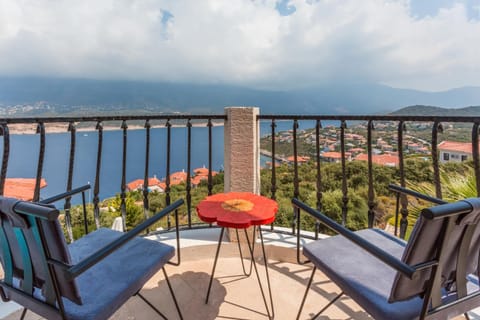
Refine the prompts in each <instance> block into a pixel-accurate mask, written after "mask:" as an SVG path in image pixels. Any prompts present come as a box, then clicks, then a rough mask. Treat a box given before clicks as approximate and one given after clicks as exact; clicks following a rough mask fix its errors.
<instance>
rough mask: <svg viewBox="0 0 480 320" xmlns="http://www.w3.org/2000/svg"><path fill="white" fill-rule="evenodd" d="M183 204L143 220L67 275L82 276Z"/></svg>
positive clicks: (69, 269) (72, 276) (71, 269)
mask: <svg viewBox="0 0 480 320" xmlns="http://www.w3.org/2000/svg"><path fill="white" fill-rule="evenodd" d="M183 202H184V201H183V199H180V200H177V201H176V202H174V203H173V204H171V205H169V206H168V207H166V208H165V209H163V210H162V211H160V212H159V213H157V214H155V215H154V216H153V217H151V218H149V219H147V220H145V221H144V222H142V223H141V224H139V225H138V226H136V227H135V228H133V229H132V230H130V231H128V232H127V233H125V234H124V235H123V236H121V237H120V238H118V239H116V240H115V241H112V242H111V243H109V244H108V245H106V246H105V247H103V248H101V249H99V250H97V251H96V252H94V253H93V254H92V255H90V256H89V257H87V258H85V259H83V260H82V261H80V262H79V263H77V264H76V265H74V266H72V267H70V268H68V269H67V270H66V271H67V273H68V274H69V275H68V276H69V277H70V278H72V279H73V278H75V277H77V276H79V275H80V274H82V273H83V272H85V271H87V270H88V269H89V268H90V267H92V266H93V265H95V264H96V263H98V262H100V261H101V260H102V259H104V258H105V257H107V256H108V255H109V254H111V253H113V252H114V251H115V250H117V249H118V248H120V247H121V246H123V245H124V244H126V243H127V242H128V241H130V240H132V239H133V238H135V237H136V236H137V235H138V234H140V233H141V232H142V231H143V230H145V229H146V228H148V227H149V226H151V225H152V224H154V223H155V222H157V221H158V220H160V219H161V218H163V217H165V216H166V215H167V214H169V213H170V212H172V211H174V210H176V209H178V207H180V206H181V205H182V204H183Z"/></svg>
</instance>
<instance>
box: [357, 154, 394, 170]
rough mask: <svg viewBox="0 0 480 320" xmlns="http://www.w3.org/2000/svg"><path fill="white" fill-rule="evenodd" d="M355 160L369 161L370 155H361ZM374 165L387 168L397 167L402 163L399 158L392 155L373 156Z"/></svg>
mask: <svg viewBox="0 0 480 320" xmlns="http://www.w3.org/2000/svg"><path fill="white" fill-rule="evenodd" d="M355 160H359V161H368V154H366V153H361V154H359V155H358V156H356V157H355ZM372 163H376V164H378V165H381V166H386V167H397V166H398V165H399V163H400V160H399V158H398V156H396V155H391V154H379V155H372Z"/></svg>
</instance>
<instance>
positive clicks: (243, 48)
mask: <svg viewBox="0 0 480 320" xmlns="http://www.w3.org/2000/svg"><path fill="white" fill-rule="evenodd" d="M12 76H13V77H17V76H22V77H23V76H35V77H68V78H88V79H120V80H141V81H162V82H163V81H168V82H183V83H200V84H228V85H241V86H245V87H252V88H261V89H275V90H289V89H297V88H306V87H315V86H322V85H326V84H334V83H342V82H353V83H357V82H360V83H379V84H386V85H389V86H392V87H397V88H410V89H417V90H426V91H441V90H447V89H451V88H457V87H462V86H480V0H202V1H199V0H101V1H98V0H83V1H68V0H0V77H12Z"/></svg>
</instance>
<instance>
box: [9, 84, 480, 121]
mask: <svg viewBox="0 0 480 320" xmlns="http://www.w3.org/2000/svg"><path fill="white" fill-rule="evenodd" d="M479 104H480V87H464V88H458V89H453V90H448V91H443V92H423V91H418V90H410V89H398V88H392V87H388V86H385V85H379V84H372V83H330V84H325V85H322V86H317V87H312V88H306V89H295V90H265V89H258V88H246V87H240V86H231V85H224V84H188V83H167V82H143V81H112V80H90V79H61V78H0V115H2V114H3V115H8V116H19V115H20V116H41V115H51V116H54V115H67V114H68V115H84V114H85V113H101V114H105V113H112V112H115V113H137V114H139V113H173V112H182V113H183V112H186V113H197V114H201V113H205V114H208V113H223V108H224V107H225V106H258V107H260V108H261V112H262V113H263V114H327V115H328V114H378V113H388V112H391V111H392V110H396V109H399V108H402V107H404V106H408V105H429V106H441V107H445V108H464V107H466V106H472V105H479ZM14 106H16V109H14V110H13V112H9V110H10V111H11V110H12V108H13V107H14ZM19 106H20V107H19ZM31 106H33V107H31ZM2 111H3V113H2ZM429 114H430V113H429Z"/></svg>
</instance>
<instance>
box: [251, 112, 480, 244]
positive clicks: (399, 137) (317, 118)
mask: <svg viewBox="0 0 480 320" xmlns="http://www.w3.org/2000/svg"><path fill="white" fill-rule="evenodd" d="M258 120H259V121H263V122H265V121H270V122H271V123H270V127H271V134H270V137H271V146H270V150H271V151H270V153H271V158H272V166H271V181H270V183H271V186H270V190H271V194H270V197H271V198H272V199H276V198H277V197H278V194H277V193H278V182H277V181H278V179H277V169H276V166H275V159H276V158H277V156H278V153H277V150H278V146H277V144H278V137H277V133H278V131H277V127H278V123H279V122H280V121H288V122H289V123H291V127H290V129H289V130H290V132H291V135H292V147H293V159H292V161H291V165H292V166H293V175H294V177H293V192H292V198H297V197H298V196H299V195H300V191H299V186H300V183H301V181H300V177H299V173H298V166H299V160H298V159H299V153H298V147H297V144H298V128H299V122H302V121H308V122H310V123H312V122H313V123H314V126H312V129H314V132H315V140H316V142H315V144H314V145H315V150H314V151H313V152H310V154H309V156H313V157H314V161H315V166H316V170H315V172H316V208H317V210H319V211H321V210H322V195H323V192H324V190H323V180H322V179H323V178H322V174H321V170H320V167H321V163H322V161H321V145H320V144H319V141H320V130H321V128H322V122H326V121H335V122H336V123H338V125H337V126H336V132H337V137H338V140H339V144H340V151H339V152H340V154H341V158H340V163H341V170H342V181H341V191H342V201H341V202H342V205H341V220H342V221H341V222H342V224H343V225H345V224H346V220H347V216H348V202H349V194H348V192H349V189H348V185H347V174H346V162H347V157H346V150H345V148H346V147H345V131H346V128H347V124H348V123H349V122H356V123H358V122H362V123H365V127H366V131H367V132H366V142H367V147H366V151H367V162H368V164H367V167H368V177H367V179H368V183H367V188H368V191H367V198H368V199H367V205H368V219H367V221H368V227H370V228H371V227H373V226H374V221H375V203H376V196H375V190H374V182H375V173H374V169H373V160H372V159H373V142H372V139H373V138H372V137H373V131H374V128H375V123H383V122H388V123H394V124H396V127H397V134H396V144H397V146H398V147H397V154H398V162H399V163H398V176H397V179H396V180H397V181H392V183H398V184H399V185H400V187H402V188H405V187H406V183H407V181H406V176H405V170H406V169H405V154H404V149H405V142H404V133H405V131H406V128H407V127H406V126H407V124H411V123H423V124H425V125H429V126H430V127H431V139H429V140H430V143H431V156H430V157H431V161H432V167H433V183H434V186H435V196H436V198H439V199H442V186H441V180H440V170H439V158H438V147H437V146H438V141H439V140H438V135H439V133H441V132H442V129H443V126H442V123H463V124H470V125H471V126H472V129H471V143H472V156H473V167H474V173H475V177H476V186H477V195H478V196H480V163H479V143H478V142H479V140H478V135H479V124H480V117H442V116H438V117H436V116H389V115H374V116H361V115H359V116H340V115H259V116H258ZM406 196H407V195H406V194H405V193H399V194H398V197H399V206H400V208H399V212H400V237H402V238H404V237H405V235H406V231H407V226H408V221H407V217H408V208H407V206H408V201H407V197H406ZM299 222H300V221H299V219H298V217H297V213H296V212H294V213H293V217H292V233H295V232H296V229H298V226H297V224H298V223H299ZM271 230H275V228H274V226H273V225H272V226H271ZM313 238H315V239H317V238H318V223H317V225H316V228H315V236H314V237H313Z"/></svg>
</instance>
